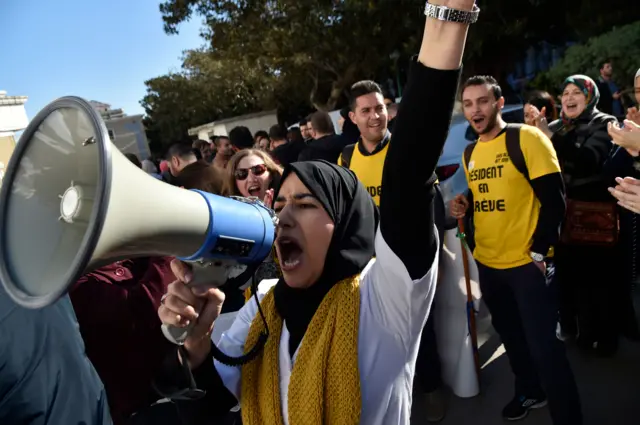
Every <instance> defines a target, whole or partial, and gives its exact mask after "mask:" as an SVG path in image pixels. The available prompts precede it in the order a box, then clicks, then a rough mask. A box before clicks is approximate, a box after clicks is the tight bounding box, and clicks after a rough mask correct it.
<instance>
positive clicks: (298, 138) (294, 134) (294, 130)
mask: <svg viewBox="0 0 640 425" xmlns="http://www.w3.org/2000/svg"><path fill="white" fill-rule="evenodd" d="M287 139H289V141H290V142H302V141H304V139H303V138H302V132H301V131H300V128H299V127H291V129H289V131H288V132H287Z"/></svg>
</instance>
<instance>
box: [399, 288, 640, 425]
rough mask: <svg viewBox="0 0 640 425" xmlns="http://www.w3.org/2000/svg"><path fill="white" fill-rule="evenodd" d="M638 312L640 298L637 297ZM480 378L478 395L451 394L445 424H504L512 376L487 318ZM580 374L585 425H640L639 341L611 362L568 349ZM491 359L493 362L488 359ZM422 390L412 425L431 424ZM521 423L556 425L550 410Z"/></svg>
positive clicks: (481, 328)
mask: <svg viewBox="0 0 640 425" xmlns="http://www.w3.org/2000/svg"><path fill="white" fill-rule="evenodd" d="M635 298H636V300H635V301H636V311H637V312H639V311H640V295H638V294H636V297H635ZM478 330H479V332H478V333H479V342H480V344H481V346H480V350H479V351H480V360H481V364H483V365H484V367H483V369H482V374H481V379H482V382H481V392H480V395H478V396H476V397H474V398H470V399H460V398H458V397H456V396H454V395H449V396H448V409H447V416H446V417H445V419H444V420H443V421H442V422H440V424H441V425H496V424H502V423H507V422H505V421H503V419H502V418H501V416H500V412H501V411H502V408H503V407H504V405H505V404H506V403H507V402H508V401H509V400H510V399H511V397H512V396H513V377H512V375H511V370H510V368H509V362H508V360H507V357H506V355H504V349H503V347H502V345H501V343H500V339H499V338H498V337H497V335H496V334H495V331H493V328H492V327H491V324H490V319H489V318H488V317H482V318H480V320H479V321H478ZM567 349H568V353H569V358H570V360H571V365H572V367H573V371H574V373H575V375H576V380H577V383H578V387H579V389H580V395H581V397H582V409H583V413H584V425H605V424H606V425H638V424H640V419H639V417H640V343H634V342H629V341H627V340H623V341H622V343H621V346H620V350H619V352H618V354H617V355H616V356H615V357H614V358H612V359H599V358H594V357H590V356H587V355H585V354H583V353H582V352H580V351H578V350H577V349H576V348H575V347H572V346H571V345H568V346H567ZM490 359H491V361H490ZM424 416H425V415H424V406H423V403H422V400H421V393H420V389H419V388H417V386H416V389H415V391H414V398H413V411H412V418H411V424H412V425H423V424H427V421H426V420H425V419H424ZM518 423H519V424H522V425H552V424H551V419H550V418H549V413H548V410H547V408H546V407H545V408H542V409H539V410H536V411H532V412H531V413H530V414H529V416H528V417H527V418H525V419H523V420H522V421H519V422H518Z"/></svg>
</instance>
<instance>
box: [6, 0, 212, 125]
mask: <svg viewBox="0 0 640 425" xmlns="http://www.w3.org/2000/svg"><path fill="white" fill-rule="evenodd" d="M160 2H161V0H0V17H1V18H2V19H1V22H0V90H6V91H7V95H8V96H28V97H29V100H28V101H27V103H26V105H25V107H26V110H27V115H28V116H29V119H31V118H33V117H34V116H35V115H36V114H37V113H38V111H40V109H42V108H43V107H44V106H46V105H47V104H48V103H49V102H51V101H53V100H55V99H57V98H58V97H61V96H67V95H74V96H80V97H83V98H85V99H87V100H97V101H99V102H104V103H108V104H110V105H111V106H112V107H113V108H122V109H123V110H124V112H125V113H127V114H129V115H133V114H141V113H144V110H143V108H142V107H141V106H140V103H139V102H140V100H141V99H142V98H143V97H144V95H145V93H146V90H145V84H144V82H145V81H146V80H148V79H150V78H153V77H157V76H160V75H163V74H166V73H167V72H169V71H171V70H178V69H179V68H180V64H181V60H180V57H181V55H182V52H183V51H184V50H186V49H193V48H197V47H199V46H201V45H202V44H203V40H202V39H201V38H200V37H199V34H198V32H199V28H200V26H201V21H200V20H199V19H193V18H192V19H191V21H189V22H187V23H183V24H182V25H181V26H180V27H179V30H180V32H179V34H177V35H166V34H165V33H164V31H163V29H162V16H161V15H160V11H159V4H160Z"/></svg>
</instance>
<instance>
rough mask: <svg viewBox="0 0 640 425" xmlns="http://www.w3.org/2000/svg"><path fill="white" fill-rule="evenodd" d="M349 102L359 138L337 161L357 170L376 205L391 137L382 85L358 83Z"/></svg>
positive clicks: (378, 199) (352, 169)
mask: <svg viewBox="0 0 640 425" xmlns="http://www.w3.org/2000/svg"><path fill="white" fill-rule="evenodd" d="M349 106H350V107H351V111H350V112H349V119H351V121H353V122H354V123H355V124H356V125H357V126H358V130H360V140H358V142H357V143H355V144H351V145H348V146H346V147H345V148H344V149H343V150H342V154H341V155H340V158H338V164H339V165H342V166H343V167H346V168H349V169H350V170H351V171H353V172H354V173H356V176H358V180H360V181H361V182H362V183H363V184H364V186H365V187H366V188H367V191H368V192H369V194H370V195H371V196H372V197H373V200H374V201H375V203H376V205H380V190H381V182H382V168H383V166H384V160H385V158H386V156H387V148H388V147H389V140H391V133H390V132H389V130H388V129H387V124H388V119H389V117H388V115H387V107H386V105H385V103H384V96H383V95H382V89H381V88H380V86H379V85H378V84H377V83H375V82H374V81H360V82H357V83H355V84H354V85H353V86H352V87H351V99H350V105H349Z"/></svg>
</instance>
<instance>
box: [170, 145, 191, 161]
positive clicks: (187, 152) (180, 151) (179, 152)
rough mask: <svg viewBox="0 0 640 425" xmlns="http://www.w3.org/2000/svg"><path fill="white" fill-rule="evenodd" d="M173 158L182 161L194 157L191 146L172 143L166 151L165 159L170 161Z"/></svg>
mask: <svg viewBox="0 0 640 425" xmlns="http://www.w3.org/2000/svg"><path fill="white" fill-rule="evenodd" d="M174 156H177V157H178V158H182V159H187V158H190V157H196V153H195V152H194V151H193V148H192V147H191V144H186V143H174V144H173V145H171V147H169V150H167V155H166V158H167V159H171V158H173V157H174Z"/></svg>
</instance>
